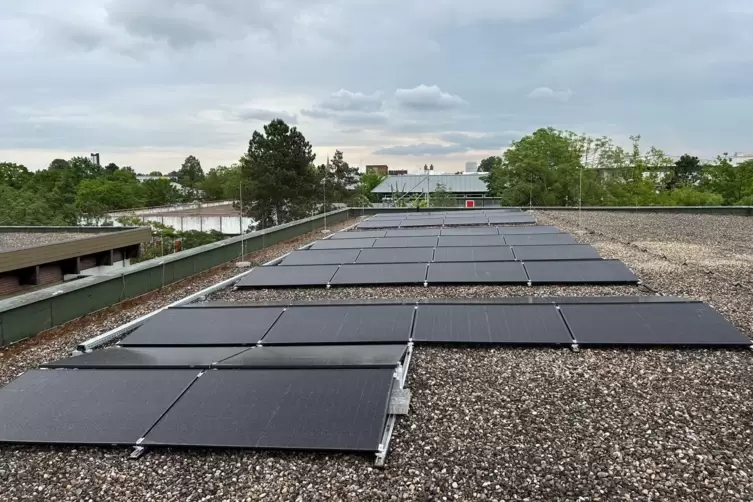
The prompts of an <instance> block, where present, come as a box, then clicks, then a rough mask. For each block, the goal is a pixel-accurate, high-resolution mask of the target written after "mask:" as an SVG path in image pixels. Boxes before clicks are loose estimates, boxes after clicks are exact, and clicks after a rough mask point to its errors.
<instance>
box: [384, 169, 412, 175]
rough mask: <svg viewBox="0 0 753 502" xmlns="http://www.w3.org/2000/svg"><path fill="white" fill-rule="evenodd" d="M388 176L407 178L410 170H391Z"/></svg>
mask: <svg viewBox="0 0 753 502" xmlns="http://www.w3.org/2000/svg"><path fill="white" fill-rule="evenodd" d="M387 174H388V175H389V176H405V175H406V174H408V170H407V169H390V170H389V171H387Z"/></svg>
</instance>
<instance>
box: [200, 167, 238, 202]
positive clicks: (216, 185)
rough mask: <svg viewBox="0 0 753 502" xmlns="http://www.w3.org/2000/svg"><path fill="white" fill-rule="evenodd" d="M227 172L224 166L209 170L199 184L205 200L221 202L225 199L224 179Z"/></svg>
mask: <svg viewBox="0 0 753 502" xmlns="http://www.w3.org/2000/svg"><path fill="white" fill-rule="evenodd" d="M228 171H229V169H228V168H227V167H225V166H218V167H216V168H214V169H210V170H209V172H208V173H207V175H206V177H205V178H204V180H203V181H202V182H201V183H200V184H199V188H200V189H201V190H202V191H203V192H204V197H205V199H206V200H222V199H223V198H224V197H225V179H226V178H227V176H228ZM236 198H237V196H236Z"/></svg>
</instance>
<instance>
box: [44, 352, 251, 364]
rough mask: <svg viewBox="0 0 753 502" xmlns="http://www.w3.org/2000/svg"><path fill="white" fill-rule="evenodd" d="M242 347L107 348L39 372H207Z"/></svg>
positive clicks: (65, 360) (70, 359)
mask: <svg viewBox="0 0 753 502" xmlns="http://www.w3.org/2000/svg"><path fill="white" fill-rule="evenodd" d="M244 350H246V349H245V348H243V347H110V348H107V349H102V350H95V351H94V352H89V353H88V354H82V355H79V356H75V357H68V358H66V359H60V360H58V361H52V362H49V363H45V364H43V365H42V367H43V368H81V369H141V368H163V369H164V368H172V369H177V368H209V366H211V365H212V363H216V362H218V361H222V360H223V359H227V358H228V357H231V356H234V355H236V354H238V353H239V352H242V351H244Z"/></svg>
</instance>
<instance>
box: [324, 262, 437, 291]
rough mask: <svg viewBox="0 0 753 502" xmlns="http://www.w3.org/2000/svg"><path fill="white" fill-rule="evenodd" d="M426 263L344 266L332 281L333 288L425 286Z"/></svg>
mask: <svg viewBox="0 0 753 502" xmlns="http://www.w3.org/2000/svg"><path fill="white" fill-rule="evenodd" d="M425 281H426V264H424V263H386V264H360V263H359V264H354V265H342V266H341V267H340V268H339V269H338V270H337V273H336V274H335V276H334V277H333V278H332V279H331V280H330V282H329V283H330V284H331V285H332V286H363V285H377V284H423V283H424V282H425Z"/></svg>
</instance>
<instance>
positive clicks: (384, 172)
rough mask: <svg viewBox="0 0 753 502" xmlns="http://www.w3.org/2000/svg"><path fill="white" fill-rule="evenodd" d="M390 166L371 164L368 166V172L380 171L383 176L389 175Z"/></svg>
mask: <svg viewBox="0 0 753 502" xmlns="http://www.w3.org/2000/svg"><path fill="white" fill-rule="evenodd" d="M389 171H390V168H389V166H386V165H371V166H366V172H367V173H379V174H381V175H382V176H387V175H388V174H389Z"/></svg>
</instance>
